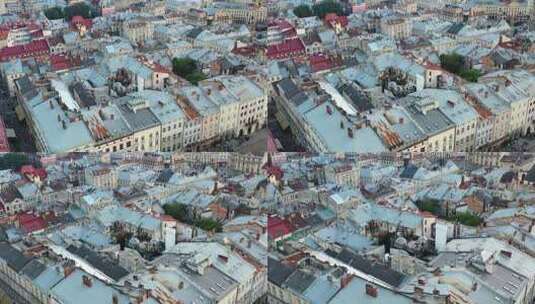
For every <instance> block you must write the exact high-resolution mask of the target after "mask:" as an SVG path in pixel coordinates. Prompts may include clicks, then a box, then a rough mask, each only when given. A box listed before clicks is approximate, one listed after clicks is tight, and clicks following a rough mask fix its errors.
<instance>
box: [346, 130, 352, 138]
mask: <svg viewBox="0 0 535 304" xmlns="http://www.w3.org/2000/svg"><path fill="white" fill-rule="evenodd" d="M347 136H349V137H350V138H353V129H351V128H347Z"/></svg>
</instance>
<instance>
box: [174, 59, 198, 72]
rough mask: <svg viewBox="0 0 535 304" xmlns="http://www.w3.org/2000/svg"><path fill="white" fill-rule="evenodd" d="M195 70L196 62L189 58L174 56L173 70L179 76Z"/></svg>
mask: <svg viewBox="0 0 535 304" xmlns="http://www.w3.org/2000/svg"><path fill="white" fill-rule="evenodd" d="M196 70H197V62H196V61H195V60H193V59H191V58H174V59H173V72H174V73H175V74H177V75H178V76H180V77H186V76H188V75H190V74H191V73H193V72H195V71H196Z"/></svg>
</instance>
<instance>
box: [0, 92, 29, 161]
mask: <svg viewBox="0 0 535 304" xmlns="http://www.w3.org/2000/svg"><path fill="white" fill-rule="evenodd" d="M15 103H16V101H15V99H14V98H11V97H9V96H8V93H7V89H6V88H5V87H1V88H0V114H1V115H2V119H3V121H4V123H5V125H6V128H8V129H13V130H14V131H15V135H16V136H17V138H16V139H15V140H10V141H9V144H10V145H11V150H13V151H17V152H36V148H35V144H34V142H33V138H32V136H31V134H30V132H29V131H28V128H27V127H26V125H25V123H24V122H21V121H19V120H18V119H17V115H16V113H15Z"/></svg>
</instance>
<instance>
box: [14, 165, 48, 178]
mask: <svg viewBox="0 0 535 304" xmlns="http://www.w3.org/2000/svg"><path fill="white" fill-rule="evenodd" d="M20 173H21V174H23V175H29V176H38V177H39V178H40V179H41V180H44V179H45V178H46V176H47V174H46V170H45V169H43V168H35V167H34V166H32V165H24V166H22V167H21V168H20Z"/></svg>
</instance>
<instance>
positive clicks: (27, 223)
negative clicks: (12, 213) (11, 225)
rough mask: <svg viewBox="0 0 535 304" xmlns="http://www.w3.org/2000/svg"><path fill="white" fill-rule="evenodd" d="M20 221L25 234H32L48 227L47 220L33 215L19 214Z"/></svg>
mask: <svg viewBox="0 0 535 304" xmlns="http://www.w3.org/2000/svg"><path fill="white" fill-rule="evenodd" d="M18 221H19V225H20V227H21V228H22V231H24V232H25V233H32V232H35V231H39V230H43V229H45V228H46V227H47V225H46V222H45V220H44V219H43V218H42V217H41V216H37V215H35V214H32V213H22V214H19V215H18Z"/></svg>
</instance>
